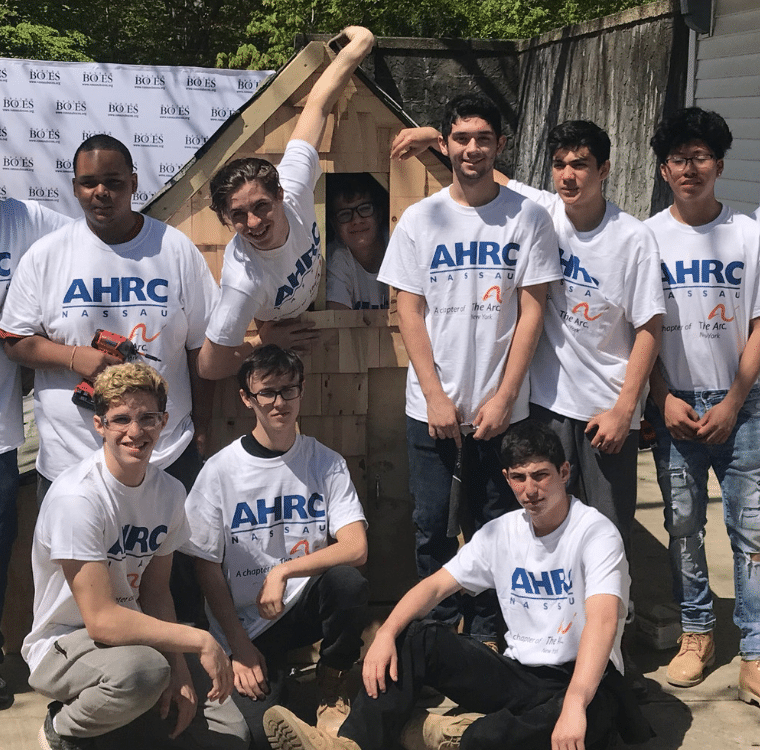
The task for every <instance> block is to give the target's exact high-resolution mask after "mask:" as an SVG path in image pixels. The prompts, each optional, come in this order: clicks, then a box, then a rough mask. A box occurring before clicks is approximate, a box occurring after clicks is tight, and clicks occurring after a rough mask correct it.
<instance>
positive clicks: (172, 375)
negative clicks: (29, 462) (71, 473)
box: [0, 217, 218, 479]
mask: <svg viewBox="0 0 760 750" xmlns="http://www.w3.org/2000/svg"><path fill="white" fill-rule="evenodd" d="M217 294H218V288H217V286H216V284H215V282H214V279H213V277H212V276H211V272H210V270H209V268H208V265H207V264H206V261H205V260H204V259H203V256H202V255H201V254H200V252H199V251H198V249H197V248H196V247H195V245H193V243H192V242H190V240H189V239H188V238H187V237H185V235H184V234H182V233H181V232H179V231H178V230H176V229H174V228H172V227H169V226H167V225H166V224H163V223H162V222H159V221H156V220H155V219H151V218H149V217H145V222H144V225H143V228H142V230H141V231H140V233H139V234H138V235H137V237H135V238H134V239H133V240H130V241H129V242H124V243H121V244H118V245H107V244H105V243H104V242H101V240H99V239H98V238H97V237H96V236H95V234H93V233H92V231H91V230H90V229H89V228H88V226H87V223H86V222H85V220H84V219H80V220H79V221H76V222H74V223H73V224H69V225H67V226H66V227H64V228H63V229H61V230H59V231H58V232H55V233H54V234H52V235H48V236H47V237H44V238H42V239H41V240H40V241H39V242H36V243H35V244H34V245H33V246H32V247H31V248H30V249H29V251H28V252H27V253H26V255H25V256H24V257H23V258H22V259H21V262H20V263H19V266H18V269H17V271H16V275H15V276H14V279H13V284H12V285H11V289H10V290H9V292H8V298H7V301H6V305H5V309H4V310H3V315H2V320H0V328H3V329H4V330H6V331H9V332H11V333H15V334H18V335H20V336H31V335H34V334H41V335H43V336H46V337H47V338H49V339H51V340H52V341H55V342H58V343H61V344H67V345H77V346H82V347H89V346H90V345H91V342H92V337H93V335H94V334H95V331H96V330H97V329H98V328H103V329H105V330H107V331H112V332H113V333H118V334H120V335H122V336H125V337H126V338H129V339H131V340H132V341H133V342H134V343H135V345H136V346H137V348H138V349H139V350H140V351H143V352H146V353H147V354H151V355H153V356H154V357H158V359H159V360H160V361H158V362H157V361H154V360H145V362H146V363H148V364H150V365H151V366H152V367H155V368H156V370H158V372H160V373H161V374H162V375H163V376H164V378H166V380H167V382H168V384H169V399H168V403H167V407H166V409H167V412H168V413H169V421H168V423H167V425H166V427H165V428H164V430H163V432H162V433H161V437H160V438H159V440H158V443H157V444H156V448H155V450H154V451H153V455H152V457H151V463H153V464H156V465H157V466H159V467H161V468H165V467H166V466H169V465H170V464H171V463H173V462H174V461H175V460H176V459H177V458H178V457H179V455H180V454H181V453H182V451H183V450H184V449H185V448H186V447H187V445H188V444H189V442H190V440H191V439H192V437H193V423H192V419H191V416H190V412H191V409H192V398H191V392H190V374H189V368H188V362H187V350H190V349H198V348H200V347H201V346H202V344H203V339H204V334H205V329H206V323H207V321H208V315H209V312H210V310H211V308H212V306H213V303H214V301H215V298H216V296H217ZM75 356H76V355H75ZM81 380H82V378H81V376H79V375H78V374H77V373H75V372H70V371H69V370H66V369H62V368H48V369H44V368H43V369H39V370H37V372H36V374H35V410H34V412H35V419H36V420H37V426H38V428H39V433H40V451H39V454H38V455H37V470H38V471H39V472H40V473H41V474H42V475H43V476H44V477H47V478H48V479H55V477H57V476H58V474H60V473H61V472H62V471H63V470H64V469H67V468H68V467H69V466H71V465H72V464H74V463H76V462H77V461H81V460H82V459H83V458H85V457H87V456H88V455H90V454H91V453H92V452H93V451H94V450H97V448H98V447H99V446H100V445H102V442H103V441H102V438H101V437H100V435H98V433H97V432H96V431H95V428H94V426H93V423H92V416H93V412H92V411H90V410H88V409H85V408H83V407H80V406H76V405H75V404H74V403H72V401H71V395H72V393H73V391H74V388H75V386H76V385H77V384H78V383H79V382H80V381H81Z"/></svg>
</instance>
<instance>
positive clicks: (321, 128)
mask: <svg viewBox="0 0 760 750" xmlns="http://www.w3.org/2000/svg"><path fill="white" fill-rule="evenodd" d="M341 33H342V35H343V36H345V37H346V39H348V44H347V45H346V46H345V47H343V49H342V50H341V51H340V52H338V54H337V55H336V57H335V59H334V60H333V61H332V62H331V63H330V64H329V65H328V66H327V68H326V70H325V72H324V73H322V75H321V76H320V77H319V80H318V81H317V82H316V83H315V84H314V88H313V89H312V90H311V93H310V94H309V98H308V99H307V101H306V106H305V107H304V108H303V112H301V116H300V117H299V118H298V123H297V124H296V127H295V129H294V130H293V134H292V135H291V136H290V137H291V139H293V140H295V139H299V140H302V141H306V142H307V143H310V144H311V145H312V146H314V148H319V143H320V141H321V140H322V136H323V135H324V132H325V126H326V125H327V116H328V115H329V114H330V111H331V110H332V108H333V106H334V105H335V102H336V101H337V100H338V97H339V96H340V93H341V91H343V89H344V88H345V86H346V84H347V83H348V81H349V79H350V78H351V76H352V74H353V72H354V71H355V70H356V68H357V67H358V65H359V63H360V62H361V61H362V60H363V59H364V58H365V57H366V56H367V55H368V54H369V51H370V50H371V49H372V45H373V44H374V42H375V37H374V36H372V32H371V31H370V30H369V29H365V28H364V27H363V26H347V27H346V28H345V29H343V31H342V32H341Z"/></svg>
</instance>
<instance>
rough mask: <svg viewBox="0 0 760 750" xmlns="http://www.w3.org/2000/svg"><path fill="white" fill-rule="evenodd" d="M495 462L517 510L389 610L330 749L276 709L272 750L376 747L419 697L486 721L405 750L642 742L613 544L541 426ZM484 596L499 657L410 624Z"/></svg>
mask: <svg viewBox="0 0 760 750" xmlns="http://www.w3.org/2000/svg"><path fill="white" fill-rule="evenodd" d="M501 457H502V461H503V464H504V466H506V467H507V468H506V470H505V475H506V477H507V480H508V481H509V484H510V485H511V487H512V490H513V491H514V493H515V495H516V497H517V499H518V501H519V503H520V505H521V506H522V510H516V511H513V512H511V513H507V514H505V515H503V516H501V517H500V518H497V519H495V520H493V521H491V522H489V523H487V524H486V525H485V526H484V527H483V528H482V529H481V530H479V531H478V532H476V533H475V535H474V536H473V538H472V540H471V541H470V542H469V543H468V544H466V545H464V547H462V548H461V549H460V551H459V552H458V554H457V555H456V557H454V558H453V559H452V560H451V561H450V562H448V563H446V564H445V565H444V566H443V568H442V569H441V570H439V571H438V572H437V573H434V574H433V575H432V576H430V577H429V578H426V579H424V580H423V581H421V582H420V583H419V584H417V586H415V587H414V588H413V589H412V590H411V591H409V592H408V593H407V594H406V596H404V597H403V599H402V600H401V601H400V602H399V603H398V605H397V606H396V608H395V609H394V610H393V612H392V613H391V614H390V616H389V617H388V620H387V621H386V622H385V623H384V625H383V626H382V627H381V628H380V629H379V630H378V632H377V636H376V638H375V641H374V643H373V644H372V647H371V648H370V650H369V652H368V653H367V656H366V657H365V660H364V670H363V678H364V691H362V692H361V694H360V695H359V697H358V698H357V699H356V700H355V702H354V704H353V706H352V709H351V713H350V714H349V716H348V718H347V719H346V721H345V722H344V724H343V726H342V727H341V729H340V731H339V736H338V737H337V738H330V737H325V736H324V735H322V734H320V733H319V732H318V730H316V729H312V728H311V727H309V726H308V725H306V724H304V723H303V722H302V721H300V720H299V719H298V718H297V717H295V716H294V715H293V714H292V713H290V712H289V711H287V709H284V708H281V707H279V706H276V707H273V708H272V709H270V710H269V711H267V713H266V715H265V722H264V723H265V727H266V730H267V733H268V735H269V737H270V741H271V743H272V745H273V747H275V748H278V750H295V749H296V748H298V749H299V750H300V749H301V748H309V749H310V748H317V747H318V748H321V749H329V748H335V749H336V750H337V749H340V750H357V748H361V750H380V749H381V748H385V747H388V746H389V744H390V743H391V742H392V740H394V739H397V738H398V737H399V736H400V735H401V732H402V730H403V729H404V727H405V724H406V723H407V721H408V720H409V718H410V716H411V714H412V710H413V707H414V704H415V701H416V698H417V696H418V695H419V692H420V690H421V688H422V686H423V685H430V686H432V687H434V688H436V689H437V690H439V691H440V692H442V693H443V694H444V695H446V696H447V697H449V698H451V699H452V700H454V701H455V702H456V703H458V704H459V706H460V708H462V709H463V710H465V711H476V712H479V713H480V714H484V715H482V716H479V717H477V718H473V717H472V716H470V717H467V718H463V717H447V716H443V717H441V716H434V715H433V714H430V715H429V716H428V717H427V718H426V719H425V721H424V723H423V724H422V725H421V726H418V727H417V728H418V730H419V729H420V728H421V730H422V738H420V737H417V738H415V737H413V736H410V730H411V729H412V726H411V725H410V726H407V728H406V730H405V732H404V744H405V746H406V747H433V748H438V747H451V748H453V747H460V746H461V747H462V748H478V749H483V748H493V749H494V750H497V749H498V750H508V749H509V748H520V749H521V750H525V748H549V747H552V748H554V749H555V750H558V749H559V748H583V747H584V742H585V747H586V748H607V747H609V743H610V740H611V738H613V737H614V732H615V730H616V729H618V730H620V732H621V734H622V735H623V738H624V739H625V740H626V741H627V742H635V741H643V740H645V739H648V738H649V737H650V736H651V734H650V730H649V728H648V725H647V724H646V721H645V720H644V719H643V717H642V716H641V713H640V712H639V710H638V707H637V706H636V704H635V701H634V700H633V698H632V696H631V695H630V693H628V690H627V688H626V687H625V685H624V684H623V680H622V677H621V674H620V672H621V671H622V659H621V656H620V638H621V634H622V628H623V622H624V617H625V613H626V607H627V601H628V587H629V577H628V566H627V563H626V558H625V553H624V551H623V543H622V541H621V539H620V534H619V533H618V531H617V530H616V529H615V527H614V526H613V525H612V523H611V522H610V521H609V520H607V519H606V518H605V517H604V516H602V515H601V513H599V512H598V511H597V510H595V509H593V508H590V507H588V506H586V505H584V504H583V503H581V502H580V501H578V500H577V499H576V498H574V497H571V496H569V495H568V494H567V493H566V491H565V482H566V481H567V478H568V474H569V471H570V467H569V465H568V463H567V461H565V456H564V453H563V450H562V445H561V443H560V441H559V438H558V437H557V436H556V434H555V433H553V432H552V431H551V430H550V429H549V428H548V427H547V426H545V425H543V424H540V423H538V422H534V421H530V420H526V421H524V422H520V423H518V424H516V425H514V426H512V427H511V428H510V429H509V430H508V431H507V433H506V435H505V437H504V440H503V442H502V455H501ZM488 588H494V589H495V590H496V592H497V595H498V598H499V603H500V605H501V610H502V613H503V615H504V619H505V621H506V625H507V634H506V641H507V649H506V652H505V654H504V655H501V654H497V653H494V652H493V651H491V650H490V649H489V648H487V647H486V646H484V645H483V644H481V643H478V642H477V641H476V640H473V639H471V638H468V637H465V636H461V635H457V634H455V633H453V632H452V631H451V630H450V629H449V628H446V627H444V626H441V625H439V624H436V623H433V622H430V621H428V622H418V621H416V618H419V617H423V616H424V615H425V614H426V613H427V612H428V611H429V610H430V609H431V607H433V606H434V605H435V604H436V603H437V602H439V601H440V600H441V599H443V598H444V597H445V596H449V595H451V594H452V593H454V592H456V591H461V590H465V591H467V592H469V593H477V592H480V591H484V590H485V589H488ZM420 739H421V740H422V742H420Z"/></svg>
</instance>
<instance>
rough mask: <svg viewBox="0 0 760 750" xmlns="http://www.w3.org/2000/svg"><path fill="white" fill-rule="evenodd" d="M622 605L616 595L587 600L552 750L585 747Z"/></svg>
mask: <svg viewBox="0 0 760 750" xmlns="http://www.w3.org/2000/svg"><path fill="white" fill-rule="evenodd" d="M620 606H621V602H620V599H618V597H617V596H615V595H614V594H596V595H594V596H590V597H589V598H588V599H586V625H585V627H584V628H583V633H581V641H580V645H579V646H578V658H577V659H576V661H575V669H574V670H573V676H572V678H571V680H570V685H569V686H568V688H567V692H566V693H565V699H564V702H563V704H562V713H561V714H560V716H559V719H557V723H556V725H555V727H554V731H553V732H552V750H576V748H583V747H584V744H583V743H584V738H585V736H586V709H587V708H588V704H589V703H591V700H592V698H593V697H594V695H596V690H597V688H598V687H599V683H600V682H601V680H602V676H603V675H604V670H605V668H606V667H607V662H608V661H609V659H610V654H611V653H612V646H613V644H614V642H615V634H616V633H617V626H618V609H619V607H620Z"/></svg>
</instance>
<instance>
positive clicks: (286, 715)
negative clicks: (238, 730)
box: [264, 706, 361, 750]
mask: <svg viewBox="0 0 760 750" xmlns="http://www.w3.org/2000/svg"><path fill="white" fill-rule="evenodd" d="M264 731H265V732H266V735H267V739H268V740H269V744H270V745H271V746H272V747H273V748H274V750H361V749H360V748H359V745H357V744H356V743H355V742H354V741H353V740H349V739H348V738H347V737H331V736H330V735H329V734H326V733H325V732H323V731H321V730H320V729H317V728H316V727H310V726H309V725H308V724H307V723H306V722H305V721H301V720H300V719H299V718H298V717H297V716H296V715H295V714H294V713H293V712H292V711H288V709H287V708H283V707H282V706H272V708H269V709H267V711H266V712H265V713H264Z"/></svg>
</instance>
